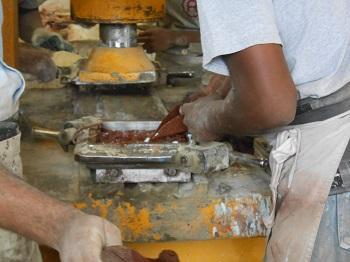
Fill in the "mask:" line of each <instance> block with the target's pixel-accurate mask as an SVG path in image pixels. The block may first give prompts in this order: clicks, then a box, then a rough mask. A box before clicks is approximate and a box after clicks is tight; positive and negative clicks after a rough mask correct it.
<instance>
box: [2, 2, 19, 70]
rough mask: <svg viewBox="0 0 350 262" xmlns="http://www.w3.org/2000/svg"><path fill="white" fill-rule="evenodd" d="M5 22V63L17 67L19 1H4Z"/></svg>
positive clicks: (3, 29)
mask: <svg viewBox="0 0 350 262" xmlns="http://www.w3.org/2000/svg"><path fill="white" fill-rule="evenodd" d="M2 8H3V15H4V21H3V25H2V40H3V48H4V50H3V52H4V61H5V62H6V63H7V64H8V65H10V66H13V67H16V65H17V54H18V1H17V0H11V1H9V0H2Z"/></svg>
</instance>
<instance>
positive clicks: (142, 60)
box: [79, 47, 155, 83]
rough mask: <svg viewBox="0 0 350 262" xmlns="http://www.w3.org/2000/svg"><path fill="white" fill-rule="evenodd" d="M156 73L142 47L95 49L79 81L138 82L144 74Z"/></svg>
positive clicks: (80, 74) (81, 72)
mask: <svg viewBox="0 0 350 262" xmlns="http://www.w3.org/2000/svg"><path fill="white" fill-rule="evenodd" d="M152 71H155V68H154V65H153V64H152V62H151V61H150V60H149V59H148V58H147V56H146V54H145V52H144V51H143V49H142V47H130V48H105V47H98V48H95V49H94V50H93V51H92V53H91V55H90V57H89V60H88V62H87V64H86V67H85V68H84V69H83V70H81V71H80V73H79V79H80V81H81V82H85V83H95V82H106V83H114V82H123V81H127V82H130V81H137V80H138V79H139V78H140V74H141V73H143V72H152Z"/></svg>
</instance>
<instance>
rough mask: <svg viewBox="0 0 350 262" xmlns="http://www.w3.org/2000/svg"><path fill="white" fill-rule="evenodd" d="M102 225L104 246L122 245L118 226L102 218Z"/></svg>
mask: <svg viewBox="0 0 350 262" xmlns="http://www.w3.org/2000/svg"><path fill="white" fill-rule="evenodd" d="M103 226H104V232H105V243H104V246H105V247H107V246H120V245H123V242H122V236H121V233H120V230H119V228H117V227H116V226H115V225H113V224H112V223H110V222H108V221H106V220H104V223H103Z"/></svg>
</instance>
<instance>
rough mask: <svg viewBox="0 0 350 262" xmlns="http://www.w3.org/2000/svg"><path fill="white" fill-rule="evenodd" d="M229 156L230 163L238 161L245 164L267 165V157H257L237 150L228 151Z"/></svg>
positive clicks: (264, 166)
mask: <svg viewBox="0 0 350 262" xmlns="http://www.w3.org/2000/svg"><path fill="white" fill-rule="evenodd" d="M229 157H230V164H231V165H232V164H234V163H237V162H238V163H242V164H247V165H253V166H259V167H262V168H266V167H268V166H269V161H268V160H267V159H259V158H256V157H254V156H253V155H249V154H244V153H240V152H237V151H230V154H229Z"/></svg>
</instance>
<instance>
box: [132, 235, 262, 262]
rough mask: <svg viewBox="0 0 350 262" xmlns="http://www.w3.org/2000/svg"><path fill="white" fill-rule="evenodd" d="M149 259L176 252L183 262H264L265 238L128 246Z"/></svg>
mask: <svg viewBox="0 0 350 262" xmlns="http://www.w3.org/2000/svg"><path fill="white" fill-rule="evenodd" d="M127 246H129V247H131V248H133V249H135V250H137V251H138V252H140V253H141V254H142V255H144V256H147V257H153V258H155V257H158V255H159V253H160V252H161V251H162V250H166V249H170V250H174V251H175V252H176V253H177V254H178V255H179V257H180V261H181V262H245V261H247V262H255V261H262V259H263V256H264V250H265V239H264V238H246V239H234V240H210V241H188V242H165V243H164V242H163V243H147V244H144V243H143V244H134V243H133V244H127Z"/></svg>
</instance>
